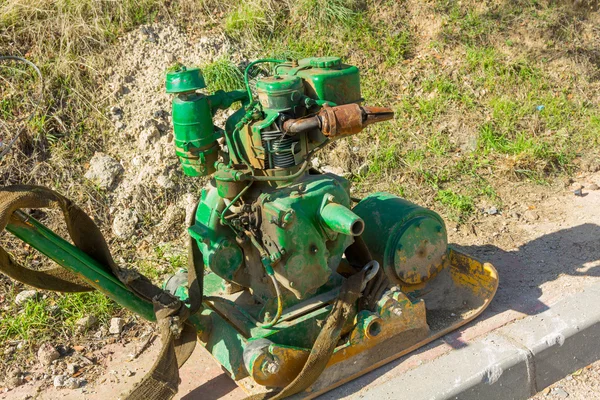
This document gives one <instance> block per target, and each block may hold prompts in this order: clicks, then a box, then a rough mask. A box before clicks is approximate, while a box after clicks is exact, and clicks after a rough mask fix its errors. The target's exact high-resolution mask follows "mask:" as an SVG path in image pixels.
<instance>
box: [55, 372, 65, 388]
mask: <svg viewBox="0 0 600 400" xmlns="http://www.w3.org/2000/svg"><path fill="white" fill-rule="evenodd" d="M66 380H67V377H66V376H64V375H56V376H55V377H54V379H53V381H52V384H53V385H54V387H63V386H65V381H66Z"/></svg>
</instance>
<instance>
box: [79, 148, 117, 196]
mask: <svg viewBox="0 0 600 400" xmlns="http://www.w3.org/2000/svg"><path fill="white" fill-rule="evenodd" d="M123 172H124V169H123V166H122V165H121V164H119V162H118V161H117V160H115V159H114V158H112V157H111V156H108V155H106V154H104V153H101V152H96V153H95V154H94V156H93V157H92V159H91V160H90V167H89V168H88V170H87V172H86V173H85V177H86V179H89V180H91V181H93V182H94V183H95V184H96V185H98V186H99V187H100V188H101V189H105V190H108V189H113V188H114V187H115V186H116V183H117V182H118V179H119V177H120V176H121V175H122V174H123Z"/></svg>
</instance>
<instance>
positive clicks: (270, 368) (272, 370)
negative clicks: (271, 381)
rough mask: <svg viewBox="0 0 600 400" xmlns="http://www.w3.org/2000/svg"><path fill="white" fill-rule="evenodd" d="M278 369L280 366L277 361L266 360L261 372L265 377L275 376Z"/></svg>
mask: <svg viewBox="0 0 600 400" xmlns="http://www.w3.org/2000/svg"><path fill="white" fill-rule="evenodd" d="M280 367H281V366H280V365H279V363H278V362H277V361H275V360H272V361H271V360H267V361H265V363H264V364H263V366H262V371H263V372H264V373H265V374H267V375H275V374H276V373H277V372H279V368H280Z"/></svg>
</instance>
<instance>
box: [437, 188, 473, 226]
mask: <svg viewBox="0 0 600 400" xmlns="http://www.w3.org/2000/svg"><path fill="white" fill-rule="evenodd" d="M436 200H437V201H439V202H440V203H441V204H442V205H444V206H445V207H446V208H447V209H449V214H450V216H452V217H454V218H455V219H457V220H459V221H462V220H463V219H464V218H466V217H467V216H468V215H469V214H471V213H472V212H473V211H474V209H475V202H474V200H473V198H472V197H470V196H465V195H462V194H458V193H456V192H454V191H452V190H449V189H447V190H440V191H438V193H437V196H436Z"/></svg>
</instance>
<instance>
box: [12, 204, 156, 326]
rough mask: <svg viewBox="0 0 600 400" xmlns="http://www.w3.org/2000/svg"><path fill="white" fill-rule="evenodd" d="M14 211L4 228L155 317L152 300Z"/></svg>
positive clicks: (134, 308) (124, 302) (104, 290)
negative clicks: (146, 298) (16, 220)
mask: <svg viewBox="0 0 600 400" xmlns="http://www.w3.org/2000/svg"><path fill="white" fill-rule="evenodd" d="M14 215H16V216H17V217H18V218H19V219H20V222H19V223H10V224H8V225H7V227H6V229H7V230H8V231H9V232H10V233H12V234H13V235H15V236H16V237H18V238H19V239H21V240H23V241H24V242H26V243H29V244H30V245H31V246H32V247H33V248H35V249H36V250H38V251H39V252H40V253H42V254H44V255H45V256H47V257H48V258H50V259H51V260H53V261H55V262H56V263H58V264H59V265H62V266H64V267H65V268H66V269H68V270H69V271H71V272H73V273H74V274H76V275H77V276H79V277H81V278H82V279H84V280H85V281H86V282H88V283H89V284H90V286H92V287H94V288H95V289H96V290H98V291H100V292H102V293H103V294H105V295H106V296H108V297H110V298H111V299H113V300H114V301H116V302H117V303H119V304H121V305H122V306H123V307H125V308H127V309H128V310H130V311H133V312H134V313H136V314H139V315H141V316H142V317H144V318H145V319H147V320H149V321H155V320H156V318H155V317H154V310H153V306H152V303H150V302H147V301H145V300H143V299H140V298H139V297H138V296H136V295H135V294H134V293H132V292H131V291H130V290H129V289H128V288H127V287H126V286H125V285H123V284H122V283H121V282H120V281H119V280H118V279H117V277H115V276H114V275H113V274H112V272H110V269H109V267H108V266H106V265H102V264H100V263H99V262H98V261H96V260H94V259H93V258H91V257H90V256H88V255H87V254H86V253H84V252H83V251H81V250H79V249H78V248H77V247H75V246H73V245H72V244H71V243H69V242H67V241H66V240H64V239H63V238H61V237H60V236H58V235H57V234H56V233H54V232H52V231H51V230H50V229H48V228H47V227H45V226H44V225H43V224H41V223H40V222H38V221H37V220H35V219H34V218H32V217H30V216H28V215H26V214H23V213H21V212H16V213H15V214H14Z"/></svg>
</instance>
